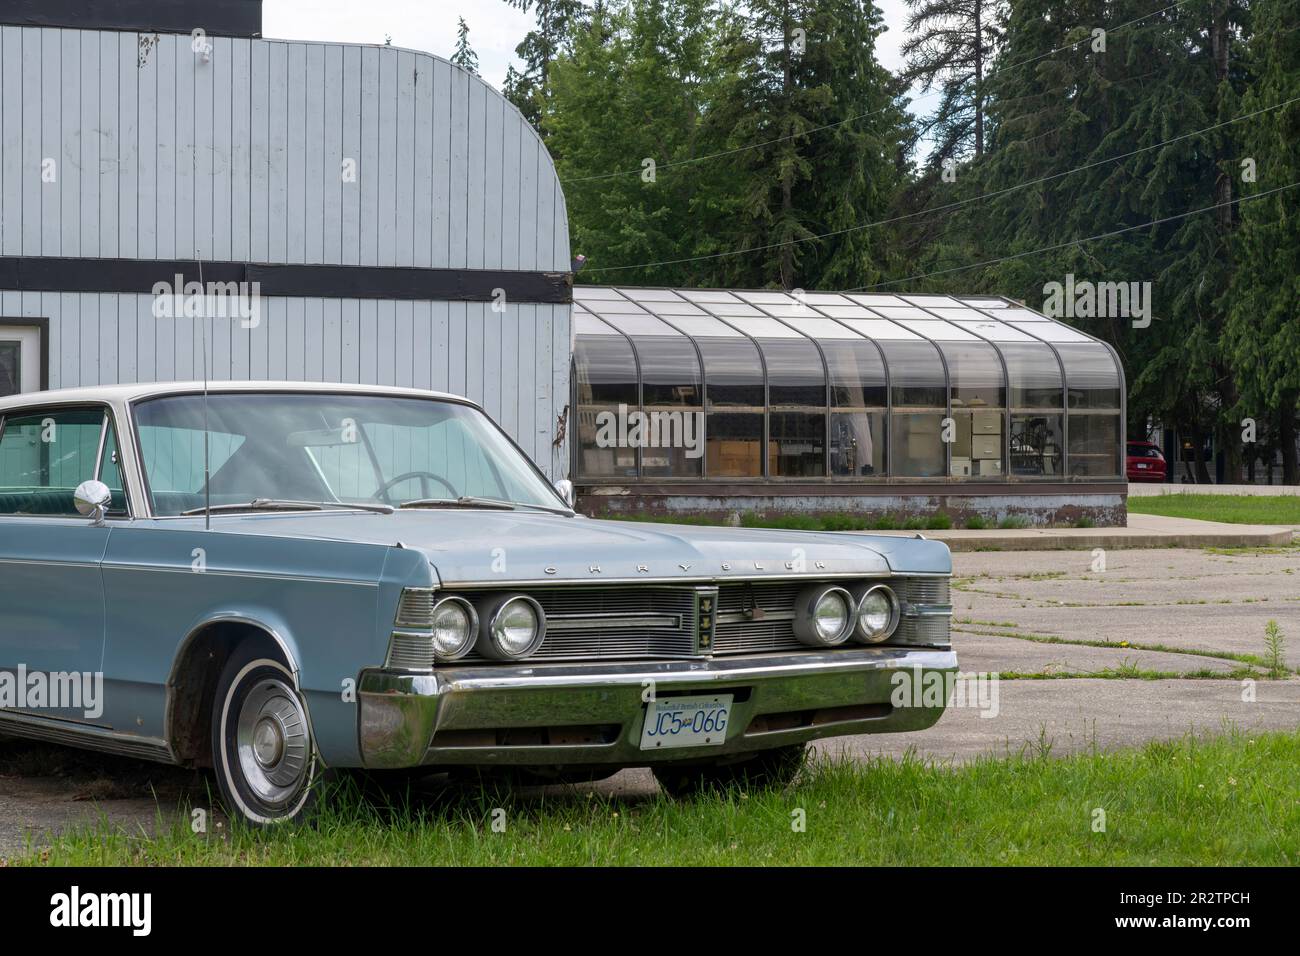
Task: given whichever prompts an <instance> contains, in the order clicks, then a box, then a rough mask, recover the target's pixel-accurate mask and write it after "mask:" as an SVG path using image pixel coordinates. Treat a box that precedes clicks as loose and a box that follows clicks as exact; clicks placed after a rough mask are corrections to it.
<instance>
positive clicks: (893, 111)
mask: <svg viewBox="0 0 1300 956" xmlns="http://www.w3.org/2000/svg"><path fill="white" fill-rule="evenodd" d="M880 32H881V26H880V12H879V10H878V9H877V8H876V7H875V6H874V4H872V3H871V2H870V0H751V2H750V3H748V4H746V5H745V8H744V9H743V10H742V11H740V12H738V13H737V14H736V15H735V16H733V17H730V18H727V19H726V20H724V22H723V24H722V36H721V38H720V41H719V42H720V46H721V52H720V66H721V70H722V74H723V76H724V77H725V79H724V81H723V84H722V87H721V89H720V91H719V96H718V99H717V100H716V102H715V103H714V104H713V107H712V110H711V112H710V116H709V119H708V124H709V126H710V128H711V129H712V130H715V131H718V132H720V133H721V138H722V140H723V143H724V146H725V148H727V149H728V150H731V151H733V152H732V153H731V158H730V161H729V166H730V167H731V169H732V172H733V177H732V178H733V180H734V183H735V188H736V190H737V192H736V196H735V200H734V202H733V203H732V205H733V206H734V207H735V216H734V218H733V219H732V221H731V223H730V228H729V229H728V230H727V232H726V233H725V235H727V237H728V244H729V245H730V246H731V247H732V248H736V247H742V248H755V249H759V250H761V251H756V252H755V253H754V255H752V256H746V257H737V258H733V259H730V260H724V261H725V263H726V268H725V269H723V270H721V275H720V278H726V279H728V280H730V281H731V282H734V283H736V284H742V285H757V286H766V285H774V286H777V287H779V288H786V289H791V288H797V287H806V288H815V287H832V286H834V285H837V284H838V285H859V284H862V283H863V282H868V281H871V280H872V279H874V278H877V277H879V275H880V274H881V273H882V271H883V268H884V264H885V261H886V257H887V256H886V252H885V249H886V246H885V244H884V243H883V242H882V241H881V239H880V236H879V235H875V234H872V233H871V232H870V231H869V230H854V231H847V230H850V229H851V227H852V226H854V225H857V224H859V223H861V222H863V221H866V220H871V219H873V218H877V217H878V216H879V215H880V214H882V213H883V211H884V210H885V209H886V208H887V206H888V203H889V201H890V199H891V198H892V196H893V193H894V191H895V190H896V188H897V187H898V186H899V184H900V183H901V182H902V181H903V179H904V177H905V175H906V172H905V170H904V168H903V166H902V163H901V155H900V153H899V149H898V144H899V143H900V142H901V141H904V140H905V139H906V138H907V136H908V131H907V123H908V120H907V118H906V116H905V114H904V112H903V110H902V107H901V103H900V100H899V97H898V95H897V94H898V90H897V84H896V83H895V82H894V81H893V79H892V78H891V77H890V76H889V74H888V73H887V72H886V71H885V70H883V69H882V68H881V67H880V65H879V64H878V63H877V61H876V59H875V53H874V48H875V40H876V37H878V36H879V34H880ZM828 232H839V235H837V236H834V237H830V238H827V239H815V238H814V237H815V236H818V235H821V234H825V233H828Z"/></svg>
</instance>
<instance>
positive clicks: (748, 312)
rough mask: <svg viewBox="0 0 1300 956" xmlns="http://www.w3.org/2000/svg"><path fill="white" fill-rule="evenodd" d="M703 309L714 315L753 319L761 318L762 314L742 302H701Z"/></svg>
mask: <svg viewBox="0 0 1300 956" xmlns="http://www.w3.org/2000/svg"><path fill="white" fill-rule="evenodd" d="M700 305H702V306H703V307H704V308H706V309H708V310H709V311H710V312H712V313H713V314H714V315H723V316H732V315H745V316H752V317H754V318H761V317H762V315H763V313H762V312H760V311H759V310H758V309H756V308H754V306H752V305H748V304H746V303H744V302H701V303H700Z"/></svg>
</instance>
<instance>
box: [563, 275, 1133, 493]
mask: <svg viewBox="0 0 1300 956" xmlns="http://www.w3.org/2000/svg"><path fill="white" fill-rule="evenodd" d="M573 333H574V374H573V389H574V394H573V409H574V416H573V422H574V425H575V429H576V435H575V437H576V439H577V440H576V441H575V442H573V445H572V447H573V453H574V462H573V469H572V474H573V478H574V481H575V484H577V485H578V486H579V491H580V492H581V493H583V494H585V495H587V496H589V497H590V496H592V495H603V496H605V497H606V498H609V497H612V496H617V495H622V496H629V495H630V496H643V497H644V496H650V497H655V496H660V497H662V496H664V495H667V496H677V497H679V498H680V497H681V496H683V495H685V496H691V495H695V496H700V495H703V496H705V497H707V498H709V499H713V500H716V499H718V498H719V497H727V496H731V495H741V496H751V497H752V496H753V495H755V494H758V495H764V496H771V495H790V494H791V493H792V492H793V491H794V489H793V488H790V487H786V486H798V491H799V493H800V494H802V495H810V496H813V497H816V496H819V495H820V496H826V495H829V496H837V495H840V496H842V495H845V494H851V495H859V496H860V495H872V494H876V495H882V494H883V495H899V494H909V493H910V494H941V495H953V494H964V495H971V494H982V495H1003V496H1005V495H1008V494H1016V495H1021V494H1029V495H1042V494H1045V493H1051V490H1052V486H1055V487H1056V489H1057V492H1058V494H1059V493H1061V492H1063V491H1065V490H1067V489H1066V488H1065V487H1063V486H1068V490H1069V491H1070V492H1071V493H1081V492H1087V491H1090V490H1091V491H1096V492H1102V493H1105V492H1109V493H1110V494H1111V495H1119V496H1120V502H1121V503H1122V489H1123V480H1122V477H1121V476H1122V465H1123V461H1122V459H1121V457H1120V456H1121V451H1122V449H1123V448H1124V383H1123V372H1122V370H1121V367H1120V364H1119V361H1118V359H1117V357H1116V355H1115V353H1114V352H1113V351H1112V350H1111V348H1110V347H1109V346H1108V345H1106V344H1104V343H1103V342H1101V341H1099V340H1097V339H1095V338H1093V337H1091V336H1089V335H1087V334H1085V333H1084V332H1081V331H1079V330H1078V329H1076V328H1074V327H1072V326H1068V325H1065V324H1063V323H1060V322H1057V321H1054V320H1052V319H1050V318H1048V317H1047V316H1045V315H1042V314H1040V313H1038V312H1035V311H1033V310H1031V309H1027V308H1025V307H1024V306H1022V305H1019V304H1018V303H1015V302H1012V301H1010V300H1007V299H1001V298H994V297H948V296H941V295H859V294H853V293H844V294H824V293H799V292H795V293H784V292H739V291H738V292H728V291H708V290H694V289H678V290H669V289H644V288H597V287H589V286H579V287H577V288H575V289H574V311H573ZM1082 486H1095V487H1082ZM645 504H646V502H645V501H642V502H641V505H642V506H644V505H645ZM825 507H829V505H825V504H824V503H822V504H819V503H818V502H816V501H814V502H812V503H811V506H810V508H811V510H817V509H819V508H820V509H821V510H824V508H825ZM604 510H609V509H604ZM615 510H616V509H615ZM670 510H671V509H670ZM790 510H798V509H790Z"/></svg>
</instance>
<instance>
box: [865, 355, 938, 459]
mask: <svg viewBox="0 0 1300 956" xmlns="http://www.w3.org/2000/svg"><path fill="white" fill-rule="evenodd" d="M880 347H881V348H882V349H883V350H884V352H885V361H886V362H888V363H889V377H890V386H891V390H892V392H893V400H894V415H893V420H892V423H891V426H890V439H889V447H890V459H889V471H890V474H892V475H897V476H900V477H932V476H935V475H942V474H943V473H944V466H945V463H944V452H945V446H944V443H943V434H942V429H943V419H944V417H945V416H946V415H947V406H948V396H947V382H946V380H945V378H944V372H943V365H942V363H941V361H940V358H939V352H938V350H937V349H936V348H935V347H934V346H933V345H931V344H930V343H929V342H920V341H917V342H881V343H880ZM928 409H932V411H923V410H928Z"/></svg>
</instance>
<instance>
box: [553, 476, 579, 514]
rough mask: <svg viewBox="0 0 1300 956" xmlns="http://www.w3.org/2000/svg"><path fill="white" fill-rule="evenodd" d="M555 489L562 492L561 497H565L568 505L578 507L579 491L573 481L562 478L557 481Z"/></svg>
mask: <svg viewBox="0 0 1300 956" xmlns="http://www.w3.org/2000/svg"><path fill="white" fill-rule="evenodd" d="M555 490H556V491H558V492H559V493H560V497H561V498H563V499H564V503H565V504H566V505H568V506H569V507H570V508H574V507H577V504H578V492H577V491H576V490H574V487H573V482H571V481H570V480H569V479H568V478H561V479H560V480H559V481H557V482H556V483H555Z"/></svg>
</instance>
